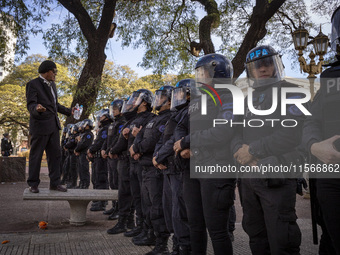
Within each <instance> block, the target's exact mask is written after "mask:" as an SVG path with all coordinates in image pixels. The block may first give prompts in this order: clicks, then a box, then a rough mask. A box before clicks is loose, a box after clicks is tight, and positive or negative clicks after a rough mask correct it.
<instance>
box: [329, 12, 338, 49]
mask: <svg viewBox="0 0 340 255" xmlns="http://www.w3.org/2000/svg"><path fill="white" fill-rule="evenodd" d="M339 35H340V9H338V10H337V11H336V12H335V13H334V15H333V17H332V33H331V48H332V50H334V51H336V46H337V45H338V44H340V38H339Z"/></svg>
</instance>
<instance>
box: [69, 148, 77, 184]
mask: <svg viewBox="0 0 340 255" xmlns="http://www.w3.org/2000/svg"><path fill="white" fill-rule="evenodd" d="M69 161H70V163H69V167H70V168H69V170H68V173H69V179H68V182H69V183H70V184H71V185H72V186H77V179H78V171H77V167H78V157H77V156H76V155H75V154H74V153H73V152H70V156H69Z"/></svg>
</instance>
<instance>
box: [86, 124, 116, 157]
mask: <svg viewBox="0 0 340 255" xmlns="http://www.w3.org/2000/svg"><path fill="white" fill-rule="evenodd" d="M110 123H111V122H110V121H109V120H106V121H104V122H102V127H101V128H100V129H99V130H98V135H97V136H96V139H95V140H94V141H93V144H92V145H91V146H90V148H89V150H90V152H91V153H92V154H94V153H96V152H100V150H101V148H102V146H103V143H104V141H105V140H106V138H107V130H108V128H109V124H110ZM99 155H100V154H98V156H99Z"/></svg>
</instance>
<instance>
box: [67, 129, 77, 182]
mask: <svg viewBox="0 0 340 255" xmlns="http://www.w3.org/2000/svg"><path fill="white" fill-rule="evenodd" d="M77 136H78V134H72V135H70V137H69V139H68V141H67V143H66V144H65V148H66V149H67V153H68V156H67V160H68V164H67V166H68V170H67V171H66V172H67V173H68V177H67V188H74V187H76V186H77V179H78V172H77V156H76V155H75V154H74V149H75V148H76V146H77V142H76V137H77Z"/></svg>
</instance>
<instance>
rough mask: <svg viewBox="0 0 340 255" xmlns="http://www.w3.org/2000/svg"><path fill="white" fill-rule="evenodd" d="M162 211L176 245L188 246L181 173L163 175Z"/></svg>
mask: <svg viewBox="0 0 340 255" xmlns="http://www.w3.org/2000/svg"><path fill="white" fill-rule="evenodd" d="M163 210H164V218H165V221H166V226H167V228H168V230H169V231H170V232H173V233H174V240H175V242H176V244H177V245H180V246H190V229H189V222H188V217H187V211H186V207H185V203H184V198H183V173H176V174H164V183H163Z"/></svg>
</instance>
